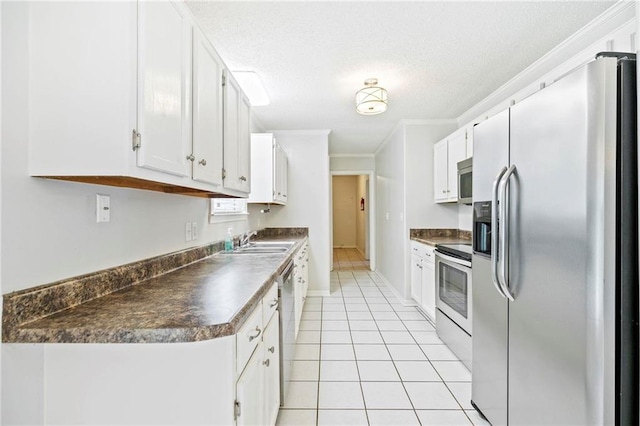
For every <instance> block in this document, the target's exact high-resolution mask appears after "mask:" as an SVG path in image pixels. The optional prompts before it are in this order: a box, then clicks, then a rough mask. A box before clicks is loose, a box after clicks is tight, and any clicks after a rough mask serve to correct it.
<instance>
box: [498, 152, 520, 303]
mask: <svg viewBox="0 0 640 426" xmlns="http://www.w3.org/2000/svg"><path fill="white" fill-rule="evenodd" d="M515 171H516V166H515V164H512V165H511V167H509V169H508V170H507V171H506V173H505V174H504V175H503V176H502V179H501V180H500V184H499V185H498V186H499V188H498V192H499V203H500V222H501V223H500V238H499V240H500V247H499V249H498V252H499V253H500V259H499V262H500V267H499V268H498V277H499V278H500V279H499V282H500V284H501V286H502V292H503V293H504V295H505V296H506V297H507V299H509V300H510V301H512V302H513V301H514V300H515V299H514V297H513V294H511V291H510V290H509V283H508V282H507V276H508V274H507V262H506V259H505V258H506V257H507V253H508V247H507V245H508V241H509V206H508V204H509V203H508V202H507V189H508V188H509V179H510V178H511V176H512V175H513V174H514V173H515Z"/></svg>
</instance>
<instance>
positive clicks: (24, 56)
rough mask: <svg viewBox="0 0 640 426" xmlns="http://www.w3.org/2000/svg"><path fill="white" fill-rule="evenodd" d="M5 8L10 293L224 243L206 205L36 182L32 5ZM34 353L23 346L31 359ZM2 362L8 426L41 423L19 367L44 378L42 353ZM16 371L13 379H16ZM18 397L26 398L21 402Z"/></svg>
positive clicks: (5, 237) (4, 239)
mask: <svg viewBox="0 0 640 426" xmlns="http://www.w3.org/2000/svg"><path fill="white" fill-rule="evenodd" d="M0 7H1V9H2V14H1V18H2V49H1V55H2V59H1V61H2V89H3V90H2V93H1V103H2V106H1V109H2V124H3V126H2V129H1V132H2V133H1V138H0V140H1V141H2V147H1V148H2V153H1V160H0V161H1V163H0V173H1V175H0V182H1V183H0V191H1V194H2V204H1V211H0V227H1V229H2V234H1V236H0V245H1V246H2V247H3V250H2V252H1V258H0V264H1V265H2V268H1V272H0V273H1V275H0V281H1V283H2V287H1V289H2V293H3V294H6V293H8V292H12V291H16V290H21V289H25V288H29V287H33V286H36V285H40V284H47V283H50V282H53V281H56V280H59V279H63V278H68V277H72V276H76V275H80V274H84V273H88V272H93V271H97V270H101V269H105V268H109V267H113V266H117V265H121V264H124V263H129V262H133V261H136V260H140V259H144V258H148V257H151V256H156V255H160V254H164V253H169V252H173V251H177V250H181V249H184V248H187V247H190V246H196V245H201V244H205V243H207V242H212V241H217V240H221V239H223V238H224V235H225V233H226V229H227V227H228V224H218V225H211V224H209V223H208V212H209V207H208V206H209V202H208V200H206V199H201V198H193V197H186V196H180V195H169V194H163V193H156V192H150V191H142V190H134V189H120V188H114V187H107V186H95V185H88V184H82V183H71V182H62V181H52V180H45V179H39V178H32V177H29V175H28V167H27V166H28V164H27V160H28V149H29V132H28V129H29V122H28V108H29V96H28V94H29V80H28V76H29V72H28V65H29V63H28V53H29V50H28V43H27V38H26V36H27V34H28V31H29V26H28V22H27V16H28V15H27V13H28V7H29V5H28V3H26V2H24V3H23V2H1V3H0ZM327 168H328V167H327ZM98 193H99V194H108V195H110V196H111V222H110V223H101V224H97V223H95V197H96V194H98ZM188 221H191V222H198V229H199V231H200V236H199V239H198V240H197V241H193V242H189V243H187V242H185V235H184V233H185V231H184V228H185V223H186V222H188ZM233 226H234V230H235V231H236V232H237V233H240V232H244V231H245V230H246V229H248V221H247V219H246V218H245V219H243V220H241V221H240V222H236V223H234V225H233ZM7 248H10V249H7ZM27 346H28V345H23V348H24V350H25V351H26V350H27V349H26V348H27ZM2 352H4V354H3V355H5V356H3V357H2V372H3V373H2V390H3V394H2V397H3V400H4V404H3V407H4V409H3V410H2V423H3V424H11V423H15V422H17V420H16V416H24V415H28V416H35V417H29V419H33V418H38V416H40V415H41V410H42V406H41V404H40V405H38V404H37V401H38V395H39V393H40V392H42V389H41V388H40V386H41V383H39V381H38V380H40V381H41V377H40V379H37V378H36V379H34V380H30V381H27V382H24V383H23V382H21V380H22V379H21V377H20V374H19V373H16V372H17V371H21V370H18V366H17V365H16V364H15V362H16V361H20V362H21V363H22V364H23V365H24V364H25V363H26V364H27V365H28V368H26V369H25V370H28V371H30V372H31V374H33V375H35V376H38V374H41V370H42V357H41V356H40V354H38V353H35V354H29V356H28V357H24V359H21V355H20V354H16V353H12V354H10V356H6V352H5V347H4V346H3V347H2ZM8 371H11V372H13V373H12V374H10V375H7V372H8ZM29 383H31V384H32V385H33V386H28V384H29ZM19 391H20V392H25V393H24V394H22V395H19V394H18V392H19ZM7 398H9V399H7ZM16 400H21V401H23V403H24V402H25V401H26V402H28V406H24V405H20V404H18V403H16ZM7 401H8V402H7ZM25 422H26V423H37V422H35V421H31V420H25Z"/></svg>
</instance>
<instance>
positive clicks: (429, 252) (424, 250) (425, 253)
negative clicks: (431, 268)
mask: <svg viewBox="0 0 640 426" xmlns="http://www.w3.org/2000/svg"><path fill="white" fill-rule="evenodd" d="M420 245H421V246H422V247H421V250H420V257H422V260H424V261H426V262H431V263H434V262H435V256H434V252H433V251H434V250H435V247H432V246H429V245H426V244H420Z"/></svg>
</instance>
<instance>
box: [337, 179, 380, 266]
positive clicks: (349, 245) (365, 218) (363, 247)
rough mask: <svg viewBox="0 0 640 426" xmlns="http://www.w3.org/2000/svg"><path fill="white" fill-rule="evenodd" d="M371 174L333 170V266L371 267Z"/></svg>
mask: <svg viewBox="0 0 640 426" xmlns="http://www.w3.org/2000/svg"><path fill="white" fill-rule="evenodd" d="M371 185H372V176H371V174H369V173H367V174H364V173H361V174H355V173H354V174H351V173H348V174H347V173H340V174H337V173H332V176H331V204H332V215H331V224H332V226H331V240H332V251H333V253H332V269H333V270H338V271H340V270H342V271H344V270H374V268H373V262H372V259H371V258H372V252H373V250H372V238H371V226H370V225H371V223H372V222H373V221H372V219H371V216H372V213H373V209H372V208H371V207H372V200H371V193H372V190H371Z"/></svg>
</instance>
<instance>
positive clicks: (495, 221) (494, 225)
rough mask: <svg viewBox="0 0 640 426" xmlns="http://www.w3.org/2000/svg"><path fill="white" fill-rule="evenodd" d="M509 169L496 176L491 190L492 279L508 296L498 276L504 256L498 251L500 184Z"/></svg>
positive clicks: (502, 293)
mask: <svg viewBox="0 0 640 426" xmlns="http://www.w3.org/2000/svg"><path fill="white" fill-rule="evenodd" d="M506 171H507V168H506V167H503V168H502V170H500V172H499V173H498V175H497V176H496V180H494V181H493V187H492V190H491V280H492V281H493V285H494V286H495V288H496V290H498V293H500V295H501V296H502V297H507V296H506V295H505V294H504V292H503V291H502V285H501V284H500V281H499V280H500V278H499V277H498V258H499V257H500V256H502V253H500V252H499V251H498V235H499V234H500V225H501V224H500V223H499V222H500V221H499V218H498V213H499V212H498V186H499V185H500V180H501V179H502V176H504V174H505V172H506Z"/></svg>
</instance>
